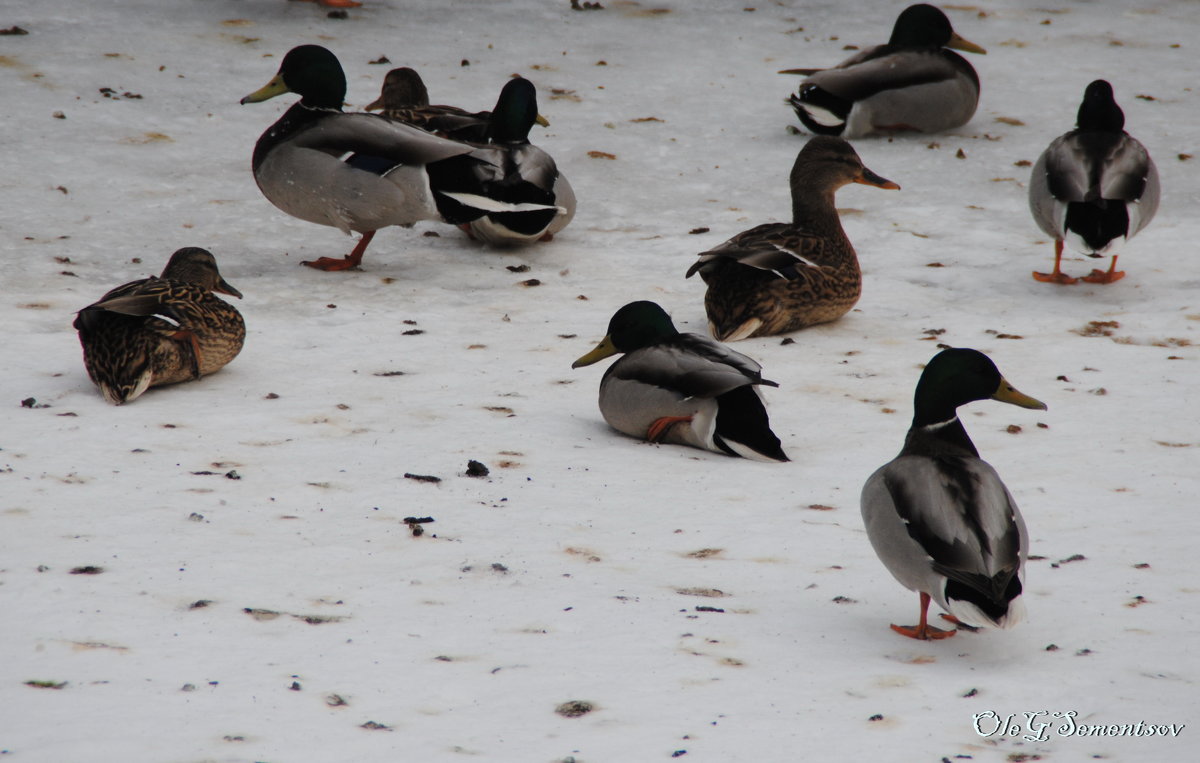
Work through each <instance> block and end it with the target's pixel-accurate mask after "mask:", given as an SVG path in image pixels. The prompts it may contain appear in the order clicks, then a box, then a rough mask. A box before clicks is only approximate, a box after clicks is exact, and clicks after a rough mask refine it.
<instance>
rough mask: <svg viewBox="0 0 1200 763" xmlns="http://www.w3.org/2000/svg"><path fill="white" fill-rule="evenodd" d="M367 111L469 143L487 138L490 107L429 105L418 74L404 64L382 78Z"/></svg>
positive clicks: (484, 140) (423, 85)
mask: <svg viewBox="0 0 1200 763" xmlns="http://www.w3.org/2000/svg"><path fill="white" fill-rule="evenodd" d="M365 110H366V111H378V112H379V113H381V114H383V116H385V117H387V118H388V119H395V120H396V121H398V122H404V123H406V124H410V125H413V126H414V127H420V128H421V129H422V130H428V131H429V132H432V133H435V134H437V135H440V136H442V137H443V138H450V139H451V140H464V141H468V142H470V143H484V142H486V141H487V131H488V117H490V116H491V112H490V111H479V112H475V113H472V112H470V111H467V110H466V109H460V108H459V107H457V106H443V105H430V103H429V91H428V90H427V89H426V88H425V82H424V81H423V80H422V79H421V75H420V74H417V72H416V71H415V70H413V69H410V68H409V67H407V66H402V67H400V68H398V69H392V70H391V71H390V72H388V73H387V75H386V76H385V77H384V78H383V89H382V90H381V91H380V93H379V97H378V98H376V99H375V100H374V101H372V102H371V103H370V104H368V105H367V107H366V109H365Z"/></svg>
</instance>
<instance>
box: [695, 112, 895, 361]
mask: <svg viewBox="0 0 1200 763" xmlns="http://www.w3.org/2000/svg"><path fill="white" fill-rule="evenodd" d="M847 183H862V184H863V185H873V186H875V187H877V188H888V189H899V188H900V186H898V185H896V184H895V183H893V182H892V181H890V180H887V179H886V178H882V177H880V176H879V175H876V174H875V173H874V172H872V171H871V170H869V169H867V168H866V167H864V166H863V163H862V160H860V159H859V158H858V154H857V153H855V152H854V149H853V148H852V147H851V146H850V144H849V143H847V142H846V141H844V140H842V139H841V138H834V137H831V136H827V135H818V136H816V137H814V138H812V139H811V140H809V141H808V143H806V144H805V145H804V148H802V149H801V150H800V154H799V155H798V156H797V157H796V163H795V164H794V165H793V166H792V174H791V186H792V222H790V223H767V224H765V225H759V226H758V227H756V228H751V229H750V230H748V231H744V232H742V233H739V234H737V235H736V236H734V237H733V238H731V239H729V240H728V241H726V242H725V243H723V244H721V245H720V246H718V247H716V248H715V249H710V250H708V251H707V252H702V253H701V254H700V258H699V259H698V260H697V261H696V262H695V264H693V265H692V266H691V268H689V269H688V271H687V277H691V276H692V274H693V273H699V274H700V277H701V278H702V279H704V282H705V283H706V284H708V291H707V293H706V294H705V296H704V307H705V309H706V310H707V312H708V324H709V328H710V330H711V331H712V335H713V336H715V337H716V338H717V339H719V340H721V341H726V342H730V341H734V340H738V339H745V338H747V337H753V336H770V335H772V334H783V333H786V332H788V331H795V330H796V329H801V328H804V327H805V326H812V325H814V324H818V323H827V322H829V321H832V320H836V319H837V318H840V317H841V316H842V315H845V314H846V312H847V311H849V310H850V308H852V307H854V304H855V303H856V302H858V297H859V295H860V294H861V293H862V271H860V270H859V267H858V256H857V255H856V254H855V253H854V247H853V246H851V245H850V240H849V239H848V238H846V232H845V231H844V230H842V224H841V221H840V220H839V219H838V214H837V209H836V208H835V207H834V205H833V195H834V192H835V191H837V189H839V188H841V187H842V186H844V185H846V184H847Z"/></svg>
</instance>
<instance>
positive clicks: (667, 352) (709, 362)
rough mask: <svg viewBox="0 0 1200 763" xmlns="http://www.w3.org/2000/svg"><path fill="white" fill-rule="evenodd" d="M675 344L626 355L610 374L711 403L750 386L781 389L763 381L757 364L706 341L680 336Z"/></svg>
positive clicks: (719, 345)
mask: <svg viewBox="0 0 1200 763" xmlns="http://www.w3.org/2000/svg"><path fill="white" fill-rule="evenodd" d="M676 340H677V341H672V342H664V343H662V344H657V345H654V346H652V347H644V348H642V349H640V350H634V351H633V352H630V353H627V354H626V355H625V356H624V357H622V358H621V359H620V360H618V361H617V362H616V363H614V364H612V365H611V366H610V367H609V369H608V372H607V374H612V375H613V376H614V377H615V378H617V379H621V380H625V381H637V382H641V383H643V384H648V385H652V386H655V387H660V388H663V389H671V390H675V391H676V392H678V393H679V394H680V395H682V396H683V397H685V398H693V397H694V398H703V399H710V398H714V397H716V396H718V395H722V394H724V393H726V392H729V391H731V390H734V389H737V388H738V387H744V386H746V385H747V384H766V385H769V386H778V385H777V384H776V383H775V382H772V381H768V380H766V379H763V378H762V367H761V366H760V365H759V364H758V363H756V362H754V361H753V360H751V359H750V358H748V357H746V356H745V355H742V354H741V353H738V352H734V351H733V350H730V349H728V348H727V347H725V346H724V345H721V344H719V343H717V342H714V341H712V340H711V339H708V338H707V337H703V336H700V335H699V334H680V335H679V336H678V337H676ZM607 374H606V375H607Z"/></svg>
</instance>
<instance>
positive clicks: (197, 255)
mask: <svg viewBox="0 0 1200 763" xmlns="http://www.w3.org/2000/svg"><path fill="white" fill-rule="evenodd" d="M213 292H219V293H221V294H229V295H230V296H234V297H237V298H239V299H241V296H242V293H241V292H239V291H238V290H237V289H235V288H233V287H232V286H230V285H229V284H228V283H226V281H225V279H224V278H222V277H221V273H220V272H219V271H218V270H217V261H216V259H215V258H214V257H213V256H212V253H210V252H209V251H207V250H205V249H200V248H199V247H186V248H184V249H180V250H179V251H177V252H175V253H174V254H173V255H171V259H170V261H168V262H167V266H166V268H164V269H163V272H162V275H161V276H151V277H149V278H144V279H142V280H140V281H131V282H129V283H127V284H124V285H123V286H118V287H117V288H115V289H113V290H112V291H110V292H108V293H107V294H105V295H104V296H103V297H102V298H101V299H100V301H99V302H96V303H94V304H91V305H88V306H87V307H85V308H83V309H82V310H80V311H79V314H78V315H77V316H76V318H75V329H76V330H77V331H78V332H79V343H80V344H81V345H82V346H83V364H84V367H85V368H87V372H88V376H89V377H91V379H92V381H93V382H94V383H95V384H96V386H97V387H99V388H100V392H101V394H102V395H104V399H105V400H107V401H108V402H110V403H112V404H113V405H120V404H122V403H128V402H129V401H131V400H134V399H135V398H137V397H138V396H139V395H141V394H142V393H143V392H145V391H146V390H147V389H149V388H150V387H157V386H159V385H163V384H175V383H177V382H182V381H190V380H192V379H199V378H200V377H201V376H205V375H207V374H211V373H214V372H216V371H218V370H220V369H221V368H222V367H224V366H225V364H227V363H228V362H229V361H231V360H233V359H234V358H235V357H236V356H237V354H238V353H239V352H241V349H242V343H243V342H244V341H245V339H246V324H245V323H244V322H243V321H242V315H241V313H239V312H238V311H237V308H235V307H234V306H233V305H231V304H229V303H228V302H226V301H225V300H223V299H219V298H218V297H215V296H213Z"/></svg>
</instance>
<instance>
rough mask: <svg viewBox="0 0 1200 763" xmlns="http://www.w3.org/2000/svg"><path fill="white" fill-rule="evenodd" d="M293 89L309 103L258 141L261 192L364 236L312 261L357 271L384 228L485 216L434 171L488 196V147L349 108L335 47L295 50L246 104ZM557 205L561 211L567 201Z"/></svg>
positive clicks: (291, 209) (509, 207)
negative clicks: (343, 250) (480, 178)
mask: <svg viewBox="0 0 1200 763" xmlns="http://www.w3.org/2000/svg"><path fill="white" fill-rule="evenodd" d="M289 92H290V93H296V94H299V95H300V100H299V101H298V102H297V103H295V104H293V105H292V106H291V107H290V108H289V109H288V110H287V111H286V112H284V114H283V116H282V117H280V118H279V120H278V121H276V122H275V124H273V125H271V127H269V128H267V130H266V131H265V132H264V133H263V134H262V136H261V137H259V139H258V142H257V143H256V144H255V147H254V155H253V158H252V160H251V167H252V170H253V173H254V179H255V181H256V182H257V184H258V187H259V189H260V190H261V191H262V193H263V196H265V197H266V198H267V200H268V201H270V202H271V203H272V204H274V205H275V206H276V207H278V208H279V209H281V210H283V211H284V212H286V213H288V214H289V215H291V216H293V217H297V218H299V219H301V220H306V221H308V222H312V223H317V224H320V225H329V226H332V227H335V228H338V229H339V230H341V231H343V232H344V233H347V234H349V233H351V232H357V233H360V234H362V237H361V238H360V239H359V241H358V243H357V244H356V245H355V247H354V249H353V250H352V251H351V252H350V253H349V254H347V255H346V256H345V257H341V258H337V257H321V258H319V259H317V260H314V261H311V262H305V263H304V264H305V265H307V266H309V267H312V268H316V269H318V270H325V271H342V270H349V269H352V268H357V267H359V266H360V265H361V263H362V259H363V255H364V253H365V252H366V249H367V247H368V246H369V245H370V243H371V240H372V239H373V238H374V236H375V233H376V231H378V230H380V229H381V228H385V227H388V226H391V225H400V226H405V227H407V226H411V225H413V224H414V223H416V222H418V221H421V220H437V221H442V222H448V223H451V224H461V223H468V222H471V221H472V220H474V219H476V218H477V217H480V216H482V214H483V213H482V212H478V211H476V210H474V209H472V208H468V207H465V206H464V205H462V204H461V203H459V202H455V201H454V200H453V199H452V198H450V197H448V196H444V195H442V194H441V193H440V189H439V188H438V187H436V186H435V183H434V181H433V180H432V177H431V168H434V167H437V168H438V169H437V173H438V174H439V176H441V177H448V178H451V179H453V180H455V184H454V185H453V187H452V188H451V189H449V190H452V191H453V192H455V193H462V192H464V191H474V192H476V193H477V194H479V195H482V194H483V193H485V190H484V189H483V188H482V187H481V184H480V183H478V182H475V183H473V184H472V183H471V179H472V178H473V174H472V172H473V171H474V168H475V167H476V166H477V165H480V164H486V163H487V162H488V161H489V159H488V157H486V156H475V155H474V154H475V153H476V152H477V151H479V150H480V148H479V147H478V146H475V145H472V144H468V143H461V142H458V141H452V140H447V139H445V138H440V137H438V136H436V135H433V134H431V133H429V132H426V131H425V130H422V129H420V128H418V127H413V126H412V125H407V124H403V123H401V122H396V121H392V120H389V119H386V118H385V117H382V116H380V115H378V114H366V113H350V114H347V113H345V112H343V111H342V101H343V99H344V98H345V96H346V75H345V72H344V71H343V69H342V65H341V62H339V61H338V59H337V56H335V55H334V54H333V52H332V51H330V50H328V49H327V48H324V47H322V46H320V45H300V46H297V47H295V48H292V49H291V50H289V51H288V53H287V54H286V55H285V56H284V58H283V61H282V62H281V63H280V66H279V71H278V72H277V73H276V75H275V76H274V77H273V78H272V79H271V80H270V82H268V83H267V84H266V85H264V86H263V87H261V88H259V89H258V90H256V91H254V92H253V93H250V94H249V95H247V96H245V97H244V98H242V99H241V103H243V104H246V103H260V102H262V101H266V100H268V99H270V98H274V97H276V96H279V95H283V94H284V93H289ZM464 179H465V180H464ZM490 201H491V203H492V205H493V206H495V207H496V208H497V209H501V210H505V211H509V212H512V213H514V214H516V215H518V216H519V215H522V214H524V213H533V212H536V213H539V214H540V215H541V216H543V217H545V216H546V213H547V207H546V206H545V205H538V204H526V205H514V204H506V203H505V202H503V201H501V200H498V199H492V200H490ZM550 209H551V210H552V213H553V214H557V209H558V207H551V208H550Z"/></svg>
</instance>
